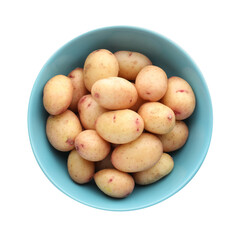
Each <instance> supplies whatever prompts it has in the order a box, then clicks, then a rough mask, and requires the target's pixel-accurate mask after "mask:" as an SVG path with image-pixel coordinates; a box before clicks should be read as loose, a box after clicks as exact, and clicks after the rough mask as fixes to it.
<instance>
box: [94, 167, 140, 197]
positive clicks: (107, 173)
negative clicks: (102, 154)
mask: <svg viewBox="0 0 242 240" xmlns="http://www.w3.org/2000/svg"><path fill="white" fill-rule="evenodd" d="M94 181H95V183H96V184H97V186H98V188H99V189H100V190H101V191H102V192H103V193H105V194H106V195H108V196H110V197H114V198H124V197H127V196H128V195H130V194H131V193H132V192H133V190H134V185H135V184H134V179H133V178H132V177H131V176H130V175H129V174H128V173H124V172H120V171H118V170H116V169H103V170H101V171H98V172H97V173H95V175H94Z"/></svg>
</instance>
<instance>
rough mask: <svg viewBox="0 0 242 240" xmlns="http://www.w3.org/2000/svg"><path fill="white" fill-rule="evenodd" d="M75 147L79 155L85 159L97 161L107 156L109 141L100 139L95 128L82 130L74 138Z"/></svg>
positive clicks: (109, 147)
mask: <svg viewBox="0 0 242 240" xmlns="http://www.w3.org/2000/svg"><path fill="white" fill-rule="evenodd" d="M75 147H76V150H77V152H78V153H79V154H80V156H81V157H82V158H84V159H86V160H89V161H92V162H97V161H101V160H103V159H104V158H105V157H107V155H108V153H109V152H110V149H111V146H110V143H108V142H106V141H105V140H104V139H102V138H101V137H100V136H99V135H98V134H97V132H96V131H95V130H84V131H82V132H81V133H79V134H78V136H77V137H76V139H75Z"/></svg>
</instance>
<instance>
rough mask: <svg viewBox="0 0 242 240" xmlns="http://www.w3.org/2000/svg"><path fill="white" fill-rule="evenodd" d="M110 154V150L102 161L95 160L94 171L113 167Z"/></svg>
mask: <svg viewBox="0 0 242 240" xmlns="http://www.w3.org/2000/svg"><path fill="white" fill-rule="evenodd" d="M111 154H112V152H109V154H108V156H107V157H106V158H104V159H103V160H102V161H98V162H95V171H96V172H97V171H100V170H102V169H107V168H108V169H110V168H111V169H112V168H114V166H113V164H112V162H111Z"/></svg>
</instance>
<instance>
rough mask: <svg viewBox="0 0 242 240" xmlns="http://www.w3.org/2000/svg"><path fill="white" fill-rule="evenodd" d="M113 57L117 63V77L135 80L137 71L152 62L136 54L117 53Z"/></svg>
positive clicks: (128, 52) (127, 52)
mask: <svg viewBox="0 0 242 240" xmlns="http://www.w3.org/2000/svg"><path fill="white" fill-rule="evenodd" d="M114 55H115V56H116V58H117V59H118V63H119V77H123V78H125V79H127V80H135V78H136V76H137V74H138V73H139V71H140V70H141V69H142V68H143V67H145V66H147V65H151V64H152V62H151V61H150V59H149V58H148V57H146V56H145V55H143V54H141V53H138V52H130V51H118V52H115V53H114Z"/></svg>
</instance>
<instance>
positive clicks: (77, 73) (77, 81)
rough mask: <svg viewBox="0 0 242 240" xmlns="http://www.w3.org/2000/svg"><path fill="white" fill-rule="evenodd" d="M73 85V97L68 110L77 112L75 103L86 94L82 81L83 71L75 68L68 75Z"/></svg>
mask: <svg viewBox="0 0 242 240" xmlns="http://www.w3.org/2000/svg"><path fill="white" fill-rule="evenodd" d="M68 77H69V78H70V79H71V83H72V85H73V96H72V101H71V104H70V106H69V109H70V110H71V111H73V112H77V103H78V101H79V99H80V98H81V97H82V96H84V95H86V94H87V93H88V91H87V89H86V87H85V85H84V81H83V69H82V68H76V69H74V70H73V71H71V72H70V73H69V74H68Z"/></svg>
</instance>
